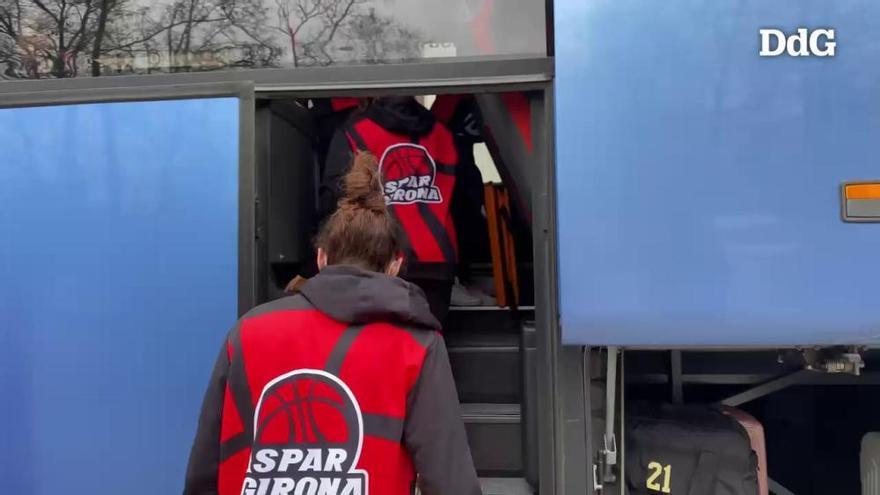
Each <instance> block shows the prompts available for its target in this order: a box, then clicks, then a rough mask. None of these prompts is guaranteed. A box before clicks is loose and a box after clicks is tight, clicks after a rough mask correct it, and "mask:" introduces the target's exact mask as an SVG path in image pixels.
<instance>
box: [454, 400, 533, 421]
mask: <svg viewBox="0 0 880 495" xmlns="http://www.w3.org/2000/svg"><path fill="white" fill-rule="evenodd" d="M461 417H462V419H463V420H464V422H465V423H484V424H488V423H494V424H519V422H520V405H519V404H462V405H461Z"/></svg>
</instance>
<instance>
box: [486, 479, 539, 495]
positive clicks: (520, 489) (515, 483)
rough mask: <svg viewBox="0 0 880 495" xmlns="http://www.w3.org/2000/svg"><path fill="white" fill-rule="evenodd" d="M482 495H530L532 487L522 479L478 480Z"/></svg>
mask: <svg viewBox="0 0 880 495" xmlns="http://www.w3.org/2000/svg"><path fill="white" fill-rule="evenodd" d="M480 485H482V487H483V495H531V494H532V493H534V491H532V487H530V486H529V484H528V483H527V482H526V480H524V479H522V478H480Z"/></svg>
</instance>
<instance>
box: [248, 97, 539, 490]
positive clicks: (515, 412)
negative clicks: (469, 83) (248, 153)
mask: <svg viewBox="0 0 880 495" xmlns="http://www.w3.org/2000/svg"><path fill="white" fill-rule="evenodd" d="M414 98H416V99H417V101H419V102H420V103H421V104H423V105H424V106H425V107H426V108H428V109H432V111H433V112H434V113H435V114H436V115H438V120H439V121H441V122H443V121H444V120H449V119H451V118H452V117H453V114H454V113H456V112H457V109H465V110H464V112H465V113H466V114H467V116H466V117H465V120H467V123H466V124H464V125H466V126H469V128H470V130H471V131H477V132H472V133H471V134H472V138H471V139H469V140H468V142H467V143H466V144H464V145H461V144H457V148H458V151H459V163H458V165H457V166H458V167H459V168H463V167H471V168H472V170H471V171H472V172H473V171H474V170H473V167H475V168H476V170H478V171H479V172H478V173H479V175H478V176H477V177H479V178H478V179H476V182H475V181H474V180H470V181H469V183H468V184H464V182H463V181H462V180H460V179H457V183H456V188H457V190H459V189H460V190H462V192H465V191H464V188H469V191H466V192H467V193H469V194H470V196H471V197H477V198H479V200H478V201H477V204H473V202H471V203H470V204H469V206H468V207H469V208H470V209H469V210H468V211H466V212H465V213H464V214H462V213H459V214H458V217H459V218H458V220H457V221H456V229H457V236H458V239H459V263H458V267H457V282H456V285H455V287H454V288H453V295H452V301H451V306H450V310H449V315H448V317H447V319H446V322H445V328H444V331H443V335H444V337H445V339H446V343H447V348H448V351H449V357H450V361H451V364H452V368H453V374H454V376H455V382H456V386H457V389H458V393H459V398H460V401H461V406H462V414H463V418H464V421H465V425H466V429H467V433H468V437H469V441H470V445H471V449H472V455H473V458H474V462H475V464H476V468H477V471H478V474H479V475H480V477H481V479H482V481H483V483H484V491H485V492H486V493H499V494H500V493H504V494H517V493H533V492H534V490H535V489H536V487H537V482H538V474H537V471H538V466H537V457H536V456H537V431H536V423H537V418H536V407H537V397H536V394H537V390H536V381H535V377H536V375H537V371H536V366H537V363H536V351H535V349H536V342H535V324H534V319H535V312H534V305H535V298H534V292H535V291H534V271H533V268H532V267H533V264H532V260H533V249H532V232H531V222H530V213H531V212H530V211H529V208H530V201H529V200H527V199H526V198H528V197H530V195H531V191H530V190H529V188H528V187H529V185H530V184H531V183H533V180H532V178H531V176H530V174H533V173H539V171H540V170H541V168H543V167H541V166H536V165H535V163H539V162H541V160H540V158H538V157H540V156H541V152H540V151H539V150H538V149H536V148H537V140H538V138H536V137H535V136H533V126H532V122H533V118H535V116H534V115H533V108H534V107H535V105H538V104H540V100H541V98H542V94H541V93H521V92H506V93H481V94H455V95H440V96H434V95H426V96H416V97H414ZM369 102H370V98H369V97H365V96H362V95H360V96H357V97H348V96H341V97H335V98H295V97H289V98H287V97H277V96H271V97H265V98H259V97H258V98H257V101H256V114H255V117H256V135H255V143H256V155H255V157H256V161H255V163H256V168H257V174H256V176H257V181H258V184H257V187H258V189H259V190H262V191H263V194H262V197H264V198H266V201H265V204H264V205H260V207H259V208H258V212H257V236H258V240H257V251H258V252H257V255H256V259H257V263H256V267H255V269H256V274H255V276H256V278H257V280H258V283H257V295H258V296H257V303H263V302H267V301H270V300H273V299H276V298H279V297H283V296H284V295H285V294H286V291H287V290H288V284H289V283H290V282H291V280H293V279H295V278H296V277H297V276H303V277H308V276H309V275H312V274H313V273H314V269H315V267H314V266H313V265H312V263H313V259H314V256H315V254H314V250H313V246H312V239H313V237H314V234H315V233H316V231H317V228H318V225H319V222H320V219H319V214H318V210H319V205H318V194H319V193H318V191H319V188H320V181H321V175H322V174H321V170H322V168H323V166H324V161H325V160H326V156H327V152H328V148H329V145H330V140H331V139H332V137H333V135H334V133H336V132H338V131H339V130H340V129H341V128H342V127H343V126H344V124H345V122H346V120H347V119H349V118H350V117H351V115H352V114H353V113H355V112H361V111H364V109H365V107H366V106H367V105H369ZM444 104H445V105H446V106H445V110H443V109H440V107H441V105H444ZM460 113H461V112H459V114H460ZM441 114H442V115H441ZM459 116H460V115H459ZM474 119H476V120H474ZM453 126H454V125H453V124H449V125H448V127H450V128H451V129H452V128H453ZM456 132H458V133H461V132H463V131H462V130H461V129H458V130H457V131H456V130H455V129H453V133H456ZM456 177H457V178H458V177H460V175H459V173H458V172H456ZM454 194H457V193H454ZM462 216H466V217H467V220H469V221H466V222H462V221H461V217H462Z"/></svg>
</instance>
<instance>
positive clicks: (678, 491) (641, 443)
mask: <svg viewBox="0 0 880 495" xmlns="http://www.w3.org/2000/svg"><path fill="white" fill-rule="evenodd" d="M625 469H626V484H627V488H628V491H629V493H630V495H639V494H650V495H668V494H671V495H758V461H757V456H756V455H755V453H754V452H753V451H752V447H751V444H750V443H749V436H748V433H747V432H746V430H745V429H744V428H743V427H742V426H740V424H739V423H738V422H737V421H736V420H735V419H733V418H731V417H729V416H727V415H725V414H724V413H722V412H721V410H720V409H717V408H715V407H713V406H693V405H687V406H672V405H650V404H639V405H636V406H635V407H632V408H628V410H627V416H626V466H625Z"/></svg>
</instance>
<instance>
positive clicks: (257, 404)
mask: <svg viewBox="0 0 880 495" xmlns="http://www.w3.org/2000/svg"><path fill="white" fill-rule="evenodd" d="M430 335H431V334H430V332H425V331H417V332H414V331H409V330H407V329H404V328H401V327H398V326H395V325H392V324H388V323H372V324H363V325H351V324H347V323H342V322H339V321H336V320H333V319H331V318H330V317H329V316H327V315H326V314H324V313H322V312H320V311H318V310H316V309H314V308H313V307H312V305H311V304H310V303H309V302H308V301H307V300H306V299H305V298H304V297H303V296H301V295H300V296H295V297H292V298H287V299H284V300H281V301H277V302H275V303H271V304H269V305H267V306H264V307H261V308H258V310H256V311H255V312H252V313H251V314H249V315H248V316H247V317H245V318H244V319H242V321H241V322H240V324H239V326H238V327H237V328H236V329H235V330H233V332H232V333H231V334H230V337H229V339H228V342H227V353H228V359H229V363H230V368H229V376H228V382H227V387H226V392H225V397H224V401H223V415H222V427H221V434H220V442H221V455H220V459H221V463H220V467H219V478H218V487H219V495H242V494H247V495H270V494H272V493H332V494H338V495H345V494H350V495H365V494H368V493H369V494H373V495H406V494H410V493H411V490H412V487H413V486H414V485H413V483H414V480H415V470H414V467H413V462H412V460H411V458H410V455H409V454H408V453H407V451H406V450H405V449H404V447H403V445H402V438H401V436H402V434H403V429H404V420H405V418H406V412H407V403H406V398H407V396H408V393H409V391H410V390H411V389H412V388H413V386H414V385H415V384H416V381H417V380H418V378H419V374H420V369H421V366H422V363H423V361H424V358H425V353H426V341H425V340H426V338H428V337H430ZM298 485H306V486H304V487H303V489H302V491H300V489H298V488H297V486H298ZM313 486H314V487H315V488H312V487H313ZM276 489H277V490H278V491H277V492H276V491H273V490H276Z"/></svg>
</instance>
